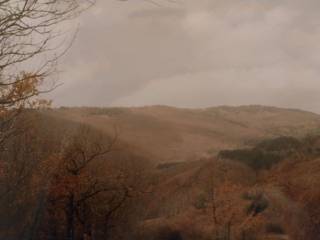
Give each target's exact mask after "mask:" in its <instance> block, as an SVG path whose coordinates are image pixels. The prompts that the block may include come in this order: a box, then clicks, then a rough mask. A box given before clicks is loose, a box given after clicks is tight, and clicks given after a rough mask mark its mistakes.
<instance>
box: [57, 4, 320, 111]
mask: <svg viewBox="0 0 320 240" xmlns="http://www.w3.org/2000/svg"><path fill="white" fill-rule="evenodd" d="M319 8H320V2H319V1H318V0H308V1H301V0H281V1H279V0H175V1H164V0H162V1H160V3H159V4H152V3H150V2H147V1H141V0H131V1H130V0H129V1H125V2H123V1H111V0H108V1H100V2H99V1H98V3H97V5H96V6H95V7H94V9H92V10H91V11H88V12H87V13H86V14H84V15H83V16H82V17H81V19H80V32H79V35H78V39H77V40H76V42H75V44H74V46H73V48H72V50H71V51H70V52H69V55H68V57H67V58H66V59H65V60H64V62H63V64H62V68H63V69H62V70H63V72H62V73H61V75H60V79H61V81H63V82H64V85H63V87H61V88H60V89H58V90H57V91H55V92H54V93H53V94H54V95H53V96H52V98H53V99H54V101H55V103H56V104H57V105H89V106H92V105H98V106H109V105H125V106H128V105H129V106H131V105H150V104H168V105H175V106H183V107H206V106H214V105H221V104H228V105H229V104H230V105H240V104H263V105H276V106H283V107H294V108H303V109H307V110H313V111H317V112H320V108H319V107H318V103H319V102H320V94H318V92H319V89H320V81H319V79H318V78H319V74H320V67H319V64H320V61H319V60H320V45H319V42H320V26H319V24H318V23H319V20H320V15H319V14H318V10H319Z"/></svg>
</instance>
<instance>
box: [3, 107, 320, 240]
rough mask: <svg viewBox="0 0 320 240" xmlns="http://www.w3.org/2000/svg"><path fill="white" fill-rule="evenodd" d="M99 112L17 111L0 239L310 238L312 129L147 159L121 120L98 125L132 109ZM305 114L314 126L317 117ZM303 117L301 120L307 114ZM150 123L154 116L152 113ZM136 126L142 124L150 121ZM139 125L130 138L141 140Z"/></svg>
mask: <svg viewBox="0 0 320 240" xmlns="http://www.w3.org/2000/svg"><path fill="white" fill-rule="evenodd" d="M157 108H158V107H156V109H157ZM255 108H256V109H257V107H255ZM138 110H139V111H141V109H138ZM235 110H237V109H233V111H235ZM68 111H70V112H68ZM90 111H91V109H90ZM101 111H102V110H101ZM105 111H106V110H103V114H102V115H103V118H101V119H99V121H100V122H99V121H98V120H97V119H96V121H97V122H92V119H91V116H92V113H90V114H89V113H88V109H82V110H81V109H76V110H74V109H63V110H40V111H39V110H32V111H30V110H29V111H26V112H25V113H24V114H23V115H20V117H19V118H20V120H19V121H21V122H20V124H19V126H21V127H22V126H23V125H24V124H25V125H27V126H28V131H26V130H24V131H22V132H21V134H19V135H16V137H14V138H12V140H10V141H8V142H7V145H6V149H7V151H5V152H3V154H2V155H1V159H5V160H6V161H3V168H2V177H1V191H3V192H2V194H1V195H2V199H1V201H2V207H1V208H0V210H1V216H5V217H3V218H2V219H1V221H2V222H1V236H4V237H5V239H159V240H160V239H187V240H188V239H190V240H193V239H212V240H218V239H222V240H233V239H235V240H237V239H240V240H242V239H243V240H251V239H257V240H260V239H261V240H263V239H293V240H295V239H297V240H300V239H311V240H312V239H317V237H318V234H319V233H318V224H319V219H320V214H319V213H318V212H319V207H318V204H317V203H318V197H319V194H318V190H317V183H318V182H319V180H320V179H319V177H320V175H319V166H320V165H319V154H320V153H319V149H320V145H319V137H317V136H316V135H314V134H313V133H314V132H315V129H316V128H315V129H310V130H306V132H305V137H299V138H295V137H277V138H266V140H263V141H260V142H258V143H256V144H253V143H254V142H256V141H257V138H252V141H250V142H251V146H249V145H248V144H247V143H241V142H239V143H238V145H239V147H240V148H239V149H234V147H233V148H232V146H234V145H232V144H230V145H229V146H230V147H231V149H229V150H227V149H226V150H222V151H221V152H220V154H217V155H216V156H212V157H208V158H204V157H202V158H196V157H195V158H194V160H193V161H192V160H189V161H179V162H172V161H171V162H162V163H159V159H158V158H150V156H152V155H153V156H157V153H153V152H151V153H150V152H145V151H143V150H141V149H145V146H140V145H139V144H141V141H136V142H130V141H129V140H130V139H129V138H128V137H127V135H126V133H124V135H121V134H123V129H124V128H125V126H123V125H122V130H121V128H120V127H119V129H118V128H114V127H113V128H112V130H111V128H107V127H105V125H103V124H102V121H105V122H106V124H110V121H111V120H110V118H114V117H115V116H117V117H118V118H117V121H118V120H119V119H120V116H122V117H123V118H127V116H126V115H127V114H132V112H131V111H136V109H133V110H132V109H120V110H119V109H117V110H116V111H115V110H114V109H112V110H111V112H112V114H111V115H110V116H104V115H105V114H106V112H105ZM170 111H171V112H172V111H174V110H172V109H170ZM177 111H182V112H184V111H186V110H177ZM193 111H194V110H193ZM211 111H212V110H211ZM237 111H238V113H237V114H239V111H241V110H239V109H238V110H237ZM269 111H271V110H270V109H269ZM276 111H277V113H278V115H277V116H278V117H279V115H280V116H281V117H283V116H284V115H285V114H287V112H288V111H289V110H283V112H284V113H283V114H284V115H282V114H280V112H281V110H280V109H276ZM79 112H81V113H82V114H79ZM95 112H96V110H95ZM128 112H129V113H128ZM289 112H292V113H291V114H300V112H297V113H294V111H291V110H290V111H289ZM192 114H195V113H192ZM70 116H78V117H79V118H78V117H73V118H71V117H70ZM80 116H82V117H83V118H82V120H80ZM100 117H102V116H101V113H99V118H100ZM311 117H312V118H314V121H315V123H316V118H317V115H313V114H311ZM168 118H169V116H168V115H166V121H168V120H167V119H168ZM305 118H306V120H305V121H306V122H307V123H308V121H310V116H308V114H306V115H305ZM126 121H128V120H126ZM157 121H158V122H159V121H162V118H161V116H158V117H157ZM176 121H178V119H177V118H176ZM181 121H186V120H185V118H183V119H182V120H181ZM119 122H121V120H119ZM22 123H23V124H22ZM93 123H97V124H96V125H94V124H93ZM122 123H123V122H122ZM275 123H276V121H274V122H273V124H275ZM135 124H137V123H135ZM150 124H151V123H150ZM154 124H157V123H156V122H155V123H154ZM295 124H297V125H298V124H300V125H303V124H305V122H304V121H301V122H299V123H298V122H296V123H295ZM280 126H282V125H280ZM315 126H316V124H315ZM144 127H145V128H146V129H148V130H149V127H150V125H144ZM199 127H201V126H197V128H196V129H198V128H199ZM141 128H142V126H141V127H140V128H138V129H137V130H136V132H135V136H136V137H140V138H143V137H144V135H143V134H144V133H143V131H142V135H141V136H140V129H141ZM260 128H261V129H264V128H266V127H265V126H263V125H261V126H260ZM25 129H26V128H25ZM127 129H129V128H127ZM196 129H194V130H191V129H190V131H194V132H196ZM131 131H132V132H133V130H131ZM145 131H147V130H145ZM308 132H309V133H312V134H313V135H310V136H308V135H307V133H308ZM171 134H183V132H179V131H177V132H175V133H171ZM199 134H200V133H199ZM293 135H294V134H293ZM301 135H302V133H301ZM301 135H300V136H301ZM296 136H299V135H296ZM164 137H169V138H168V141H170V140H171V139H170V136H166V135H164V136H161V137H160V138H164ZM154 138H155V139H153V142H154V143H156V142H157V141H158V140H157V137H156V136H155V137H154ZM249 140H250V139H249ZM18 146H19V147H18ZM20 146H26V147H25V148H21V147H20ZM156 146H159V147H161V146H160V145H156ZM150 151H151V150H150ZM184 154H186V153H184ZM179 160H180V159H179Z"/></svg>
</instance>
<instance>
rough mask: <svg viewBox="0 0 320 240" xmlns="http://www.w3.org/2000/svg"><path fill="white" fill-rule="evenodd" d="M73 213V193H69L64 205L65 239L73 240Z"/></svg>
mask: <svg viewBox="0 0 320 240" xmlns="http://www.w3.org/2000/svg"><path fill="white" fill-rule="evenodd" d="M74 215H75V204H74V194H73V193H71V194H70V196H69V198H68V202H67V206H66V217H67V229H66V230H67V240H74V237H75V232H74Z"/></svg>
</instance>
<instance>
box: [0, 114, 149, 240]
mask: <svg viewBox="0 0 320 240" xmlns="http://www.w3.org/2000/svg"><path fill="white" fill-rule="evenodd" d="M19 118H20V119H19V121H18V122H17V126H19V131H18V132H15V134H14V136H12V137H11V138H10V140H8V141H6V144H5V145H4V146H3V147H4V149H5V150H4V151H2V152H1V153H0V158H1V159H2V161H1V175H0V193H1V194H0V197H1V198H0V214H1V218H0V221H1V222H0V239H7V240H10V239H12V240H13V239H19V240H24V239H25V240H31V239H35V240H36V239H39V240H40V239H52V240H54V239H68V240H74V239H97V240H98V239H131V237H132V234H133V232H134V225H135V224H136V223H137V222H138V218H139V217H140V216H141V214H140V213H141V211H139V210H140V209H141V207H142V206H143V195H144V194H146V189H145V188H146V187H145V183H146V181H145V178H144V176H145V174H144V172H145V171H146V168H147V163H146V161H144V159H141V158H139V156H135V155H134V154H132V153H130V152H129V151H126V149H125V148H124V149H121V150H119V148H121V147H123V146H121V144H120V143H119V141H118V136H117V133H116V132H115V133H114V136H111V137H110V136H106V135H103V134H101V133H99V132H98V131H96V130H95V129H92V128H90V127H88V126H83V125H77V124H74V123H68V122H61V120H60V121H58V120H57V121H55V120H52V119H51V120H50V118H48V117H44V116H41V114H40V115H39V114H38V113H36V112H32V111H31V112H30V113H27V114H23V116H20V117H19Z"/></svg>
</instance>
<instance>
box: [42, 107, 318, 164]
mask: <svg viewBox="0 0 320 240" xmlns="http://www.w3.org/2000/svg"><path fill="white" fill-rule="evenodd" d="M43 114H45V115H48V116H50V117H54V118H58V119H61V120H68V121H72V122H78V123H83V124H88V125H90V126H92V127H94V128H96V129H99V130H101V131H103V132H105V133H107V134H109V135H110V134H111V135H112V134H114V131H115V128H116V129H117V134H119V138H120V139H121V140H122V141H123V142H126V143H128V145H130V146H131V147H132V148H134V149H136V151H138V152H139V153H143V154H144V155H145V156H146V157H148V158H150V159H153V161H154V162H157V163H161V162H183V161H194V160H198V159H201V158H207V157H211V156H215V155H216V154H217V153H218V152H219V151H220V150H223V149H233V148H238V147H244V146H251V145H253V144H255V143H256V142H259V141H260V140H262V139H265V138H273V137H278V136H294V137H302V136H305V135H308V134H317V133H318V132H319V129H320V116H319V115H317V114H314V113H311V112H306V111H301V110H295V109H282V108H275V107H265V106H241V107H227V106H222V107H212V108H205V109H181V108H174V107H168V106H150V107H135V108H87V107H82V108H59V109H54V110H51V111H45V112H43Z"/></svg>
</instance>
